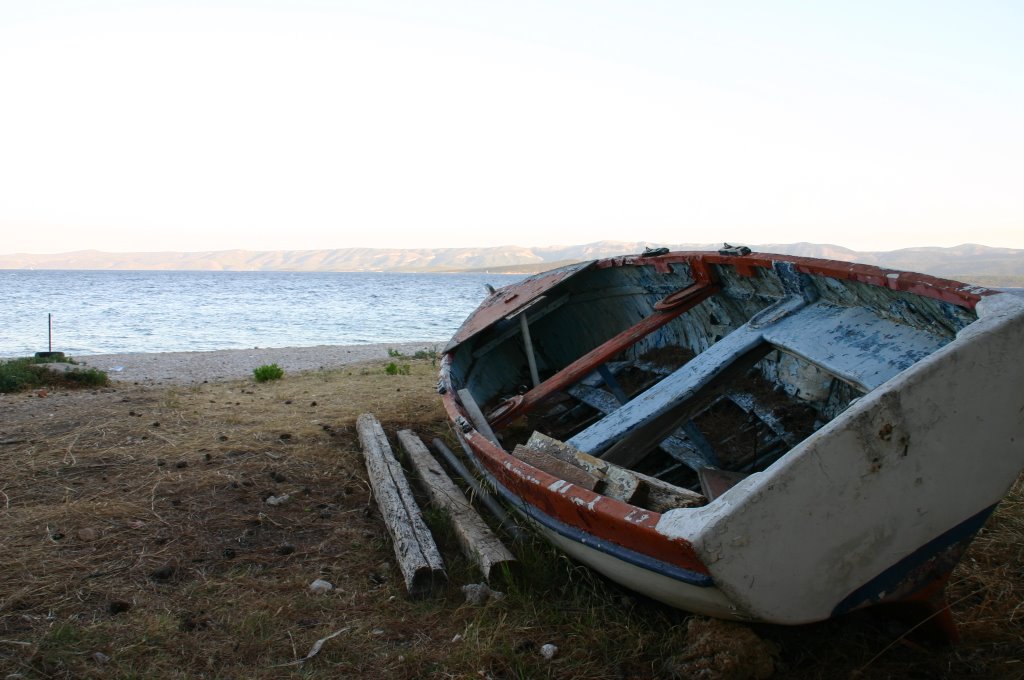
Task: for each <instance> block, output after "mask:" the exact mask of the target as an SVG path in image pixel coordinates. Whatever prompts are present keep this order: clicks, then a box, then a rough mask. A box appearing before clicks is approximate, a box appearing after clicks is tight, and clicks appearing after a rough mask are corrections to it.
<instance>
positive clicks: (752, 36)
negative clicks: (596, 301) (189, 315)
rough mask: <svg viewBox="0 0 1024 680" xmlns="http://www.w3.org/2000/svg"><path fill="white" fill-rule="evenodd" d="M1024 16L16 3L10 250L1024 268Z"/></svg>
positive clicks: (444, 1)
mask: <svg viewBox="0 0 1024 680" xmlns="http://www.w3.org/2000/svg"><path fill="white" fill-rule="evenodd" d="M1022 36H1024V2H1016V1H1010V0H1008V1H1006V2H997V1H987V0H971V1H967V0H964V1H962V2H943V1H941V0H932V1H927V2H901V1H899V0H887V1H878V2H872V1H867V2H838V1H837V2H796V1H775V2H765V1H762V0H757V1H750V2H729V1H727V0H726V1H722V2H688V1H686V0H666V1H665V2H654V1H648V0H632V1H623V2H612V1H601V0H590V1H582V0H581V1H579V2H575V1H570V0H564V1H559V0H552V1H548V2H540V1H537V0H517V1H516V2H505V3H497V2H483V1H482V0H472V1H470V0H467V1H465V2H459V1H458V0H438V1H433V2H413V1H411V0H410V1H409V2H388V1H387V0H372V1H371V0H367V1H359V0H352V1H344V0H337V1H328V0H323V1H322V2H316V1H313V0H290V1H288V0H264V1H262V2H260V1H258V0H248V1H245V2H242V1H237V2H232V1H229V0H223V1H220V2H186V1H183V0H177V1H172V0H166V1H163V2H161V1H156V0H124V1H121V2H118V1H115V0H96V1H92V2H88V1H85V0H81V1H77V2H75V1H64V2H60V1H57V0H31V1H29V0H0V234H2V238H0V253H14V252H31V253H51V252H63V251H69V250H76V249H84V248H95V249H100V250H110V251H151V250H187V251H196V250H218V249H226V248H247V249H307V248H309V249H319V248H344V247H353V246H368V247H387V248H400V247H448V246H492V245H503V244H518V245H524V246H533V245H553V244H571V243H587V242H592V241H597V240H602V239H612V240H646V241H649V242H651V243H658V242H662V243H665V242H668V243H684V242H700V243H708V242H715V241H731V242H741V243H786V242H794V241H813V242H819V243H821V242H825V243H836V244H840V245H844V246H848V247H851V248H856V249H861V250H891V249H895V248H901V247H906V246H912V245H934V246H951V245H956V244H960V243H967V242H969V243H982V244H985V245H991V246H1006V247H1016V248H1024V38H1022Z"/></svg>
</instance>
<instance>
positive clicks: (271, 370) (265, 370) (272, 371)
mask: <svg viewBox="0 0 1024 680" xmlns="http://www.w3.org/2000/svg"><path fill="white" fill-rule="evenodd" d="M252 374H253V377H254V378H255V379H256V382H267V381H268V380H280V379H281V378H283V377H284V369H282V368H281V367H280V366H278V365H277V364H265V365H263V366H260V367H258V368H254V369H252Z"/></svg>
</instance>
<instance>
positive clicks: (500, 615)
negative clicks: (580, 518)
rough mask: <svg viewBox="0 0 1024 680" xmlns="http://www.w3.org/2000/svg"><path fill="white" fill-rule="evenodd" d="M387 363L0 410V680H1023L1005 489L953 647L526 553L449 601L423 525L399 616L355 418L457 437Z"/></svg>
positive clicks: (1022, 615)
mask: <svg viewBox="0 0 1024 680" xmlns="http://www.w3.org/2000/svg"><path fill="white" fill-rule="evenodd" d="M393 363H395V362H393ZM397 363H399V364H400V365H401V366H405V365H408V366H409V367H410V369H409V370H408V372H405V371H393V372H388V371H387V370H386V364H385V363H383V362H377V363H373V364H366V365H360V366H355V367H350V368H348V369H345V370H339V371H330V372H314V373H307V374H301V375H286V376H285V377H284V378H283V379H281V380H273V381H268V382H263V383H256V382H254V381H239V382H232V383H216V384H203V385H199V386H195V387H190V388H182V387H146V386H138V385H117V386H115V387H105V388H92V389H79V390H71V389H66V388H58V389H54V390H50V391H48V392H46V393H45V395H46V396H39V394H41V393H40V392H37V391H36V390H33V391H30V392H23V393H16V394H7V395H4V396H2V397H0V551H2V553H0V554H2V555H3V568H2V569H0V669H2V671H3V673H2V674H0V677H4V678H72V677H73V678H81V677H84V678H92V677H95V678H148V677H158V678H195V677H207V678H276V677H300V678H341V677H360V678H365V679H372V678H481V677H483V678H537V677H558V678H582V677H586V678H642V677H670V678H671V677H679V678H687V677H707V678H755V677H768V676H770V675H771V674H772V673H774V676H775V677H780V678H836V677H858V678H876V677H877V678H886V677H892V678H905V677H920V678H935V677H941V678H964V677H977V678H1021V677H1024V605H1022V602H1024V490H1022V485H1021V483H1020V482H1018V484H1017V485H1016V486H1015V488H1014V490H1013V491H1012V492H1011V494H1010V496H1009V497H1008V498H1007V499H1006V500H1005V501H1004V503H1003V504H1002V505H1001V506H1000V508H999V510H998V511H997V513H996V515H995V516H994V517H993V518H992V520H990V522H989V524H988V526H987V528H986V529H985V530H984V531H983V532H982V534H981V535H980V536H979V537H978V539H977V540H976V541H975V543H974V545H973V546H972V548H971V550H970V552H969V553H968V554H967V556H966V558H965V559H964V561H963V563H962V564H961V565H960V567H958V569H957V571H956V572H955V575H954V578H953V581H952V583H951V584H950V588H949V594H950V599H951V601H952V602H953V605H952V609H953V613H954V617H955V619H956V621H957V623H958V624H959V627H960V631H961V634H962V637H963V640H962V642H961V644H959V645H958V646H955V647H948V646H942V645H936V644H933V643H929V642H927V641H925V640H922V639H919V638H918V637H917V636H916V635H915V634H914V633H913V632H910V633H909V634H908V626H907V624H905V623H902V622H899V621H898V620H896V619H892V618H889V617H888V616H886V615H882V614H879V613H872V612H859V613H855V614H853V615H850V616H847V617H845V618H843V619H840V620H837V621H831V622H826V623H821V624H815V625H810V626H801V627H793V628H787V627H780V626H768V625H757V626H744V625H739V624H723V623H720V622H715V621H710V620H708V619H704V618H702V617H693V616H690V615H688V614H686V613H684V612H680V611H676V610H672V609H669V608H666V607H663V606H661V605H659V604H657V603H653V602H650V601H648V600H645V599H643V598H641V597H638V596H636V595H634V594H632V593H630V592H629V591H626V590H624V589H621V588H619V587H618V586H615V585H613V584H610V583H609V582H607V581H605V580H604V579H602V578H601V577H599V576H597V575H595V574H593V573H592V572H590V571H589V570H587V569H585V568H583V567H581V566H579V565H577V564H574V563H573V562H571V561H570V560H568V559H567V558H565V557H564V556H562V555H560V554H559V553H557V552H555V551H554V550H552V549H551V548H549V547H548V546H547V545H546V544H545V543H542V542H539V541H531V540H527V541H526V542H524V543H519V544H516V545H514V546H512V549H513V551H514V552H515V553H516V554H517V556H518V557H519V559H520V560H521V561H522V562H523V565H524V568H523V569H522V570H521V574H520V575H519V576H518V577H516V578H514V579H513V580H512V581H510V582H508V583H506V584H503V585H502V586H501V588H502V589H503V590H504V591H505V592H506V593H507V597H506V598H505V599H503V600H501V601H492V602H490V603H488V604H485V605H471V604H467V603H466V602H465V599H464V597H463V596H462V593H461V592H460V590H459V588H460V586H462V585H464V584H467V583H474V582H477V581H479V576H478V575H477V574H475V573H474V571H473V569H472V567H471V566H470V565H469V564H468V563H467V562H466V561H465V560H464V559H463V558H462V557H460V556H459V555H458V553H457V551H456V549H455V543H454V540H453V539H452V536H451V534H450V531H449V529H448V526H447V520H446V518H445V517H444V516H443V515H441V514H439V513H438V512H436V511H430V512H428V518H429V520H430V522H431V525H432V527H433V529H434V531H435V534H436V535H437V536H438V538H439V540H440V542H441V544H442V549H443V552H444V555H445V559H446V563H447V567H448V576H449V585H448V587H447V588H446V589H443V590H441V591H440V592H438V593H437V594H436V595H434V596H432V597H429V598H426V599H421V600H409V599H407V598H406V597H405V594H404V592H403V588H402V583H401V578H400V576H399V574H398V572H397V568H396V566H395V563H394V556H393V552H392V549H391V546H390V544H389V540H388V537H387V534H386V531H385V529H384V526H383V523H382V522H381V520H380V516H379V514H378V512H377V510H376V508H375V506H374V505H373V503H372V501H371V498H370V494H369V491H368V486H367V482H366V473H365V468H364V466H363V461H362V458H361V455H360V452H359V447H358V442H357V439H356V435H355V431H354V421H355V418H356V417H357V416H358V415H359V414H360V413H363V412H372V413H374V414H376V415H377V417H378V418H379V419H380V420H381V421H382V423H383V424H384V427H385V429H386V430H387V431H388V433H389V434H390V435H393V433H394V432H395V431H396V430H398V429H401V428H411V429H413V430H415V431H416V432H417V433H418V434H420V436H421V437H422V438H423V439H424V441H428V442H429V441H430V439H431V438H432V437H435V436H436V437H441V438H443V439H446V440H448V441H449V442H450V443H453V442H452V440H451V433H450V432H449V429H448V426H447V423H446V421H445V419H444V417H443V413H442V410H441V407H440V403H439V400H438V398H437V395H436V394H435V393H434V385H435V383H436V368H435V367H434V366H432V365H431V362H430V360H411V359H409V360H406V359H400V360H397ZM392 441H394V440H393V438H392ZM284 494H287V495H288V500H287V501H286V502H284V503H282V504H280V505H270V504H268V503H267V502H266V499H267V498H268V497H270V496H278V497H279V496H282V495H284ZM317 578H322V579H325V580H327V581H329V582H331V583H332V584H334V585H335V586H336V587H335V589H334V590H333V591H331V592H329V593H326V594H322V595H315V594H313V593H311V592H310V591H309V589H308V586H309V584H310V583H311V582H312V581H313V580H314V579H317ZM337 631H341V632H340V633H339V634H338V635H336V636H335V637H333V638H331V639H329V640H327V641H326V642H324V643H323V645H322V648H321V649H320V651H319V653H318V654H317V655H316V656H315V657H314V658H312V659H311V660H309V661H307V662H304V663H296V662H297V661H298V660H299V659H301V658H302V657H304V656H306V654H307V652H308V651H309V650H310V648H311V647H312V646H313V645H314V643H315V642H317V641H318V640H320V639H322V638H325V637H327V636H329V635H331V634H332V633H335V632H337ZM545 644H554V645H556V646H557V647H558V651H557V653H556V654H555V655H554V657H553V658H552V659H550V660H548V659H545V658H544V656H542V654H541V652H540V649H541V646H542V645H545ZM289 664H291V665H289Z"/></svg>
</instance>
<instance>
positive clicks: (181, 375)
mask: <svg viewBox="0 0 1024 680" xmlns="http://www.w3.org/2000/svg"><path fill="white" fill-rule="evenodd" d="M443 346H444V343H443V342H429V341H428V342H399V343H396V342H389V343H378V344H369V345H319V346H316V347H267V348H263V347H260V348H253V349H224V350H213V351H207V352H128V353H122V354H92V355H76V356H75V357H73V358H74V360H75V361H77V362H78V363H80V364H84V365H86V366H89V367H91V368H98V369H100V370H103V371H106V372H107V374H108V375H109V376H110V379H111V380H114V381H119V382H137V383H146V384H164V385H191V384H195V383H202V382H216V381H221V380H240V379H243V378H251V377H252V371H253V369H254V368H256V367H257V366H263V365H265V364H277V365H278V366H280V367H281V368H283V369H284V371H285V373H286V374H287V373H294V372H298V371H311V370H319V369H331V368H338V367H339V366H345V365H347V364H354V363H358V362H361V361H372V360H376V359H381V360H390V358H389V355H388V350H389V349H392V350H397V351H399V352H401V353H402V354H407V355H412V354H414V353H416V352H417V351H419V350H427V351H432V350H437V351H440V350H441V348H442V347H443Z"/></svg>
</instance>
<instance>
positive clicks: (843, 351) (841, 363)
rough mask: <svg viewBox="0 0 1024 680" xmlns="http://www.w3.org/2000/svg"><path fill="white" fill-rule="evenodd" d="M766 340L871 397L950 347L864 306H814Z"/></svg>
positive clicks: (774, 329) (770, 332) (770, 330)
mask: <svg viewBox="0 0 1024 680" xmlns="http://www.w3.org/2000/svg"><path fill="white" fill-rule="evenodd" d="M764 337H765V340H766V341H767V342H770V343H771V344H773V345H775V346H776V347H778V348H780V349H783V350H785V351H787V352H789V353H790V354H795V355H796V356H798V357H801V358H803V359H806V360H807V361H809V362H811V363H812V364H815V365H816V366H819V367H821V368H822V369H824V370H825V371H826V372H828V373H830V374H832V375H834V376H836V377H837V378H841V379H842V380H845V381H846V382H848V383H850V384H851V385H853V386H854V387H856V388H858V389H860V390H862V391H864V392H869V391H871V390H873V389H875V388H876V387H878V386H879V385H881V384H882V383H884V382H885V381H886V380H888V379H890V378H892V377H893V376H895V375H896V374H897V373H899V372H901V371H903V370H906V369H907V368H910V366H912V365H913V364H914V363H916V362H918V361H920V360H921V359H923V358H924V357H926V356H928V355H930V354H932V353H933V352H935V351H936V350H937V349H939V348H940V347H942V346H943V345H945V344H946V343H947V342H949V340H948V338H945V337H943V336H941V335H938V334H934V333H929V332H928V331H925V330H921V329H920V328H914V327H912V326H905V325H903V324H898V323H894V322H892V321H889V320H888V319H883V318H881V317H880V316H877V315H876V314H875V313H874V312H872V311H870V310H868V309H864V308H862V307H836V306H833V305H829V304H826V303H818V304H815V305H812V306H811V307H808V308H807V309H806V310H804V311H803V312H801V313H800V322H799V323H793V322H792V321H791V320H786V321H783V322H781V323H779V324H777V325H775V326H774V327H772V328H768V329H766V330H765V334H764Z"/></svg>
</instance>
